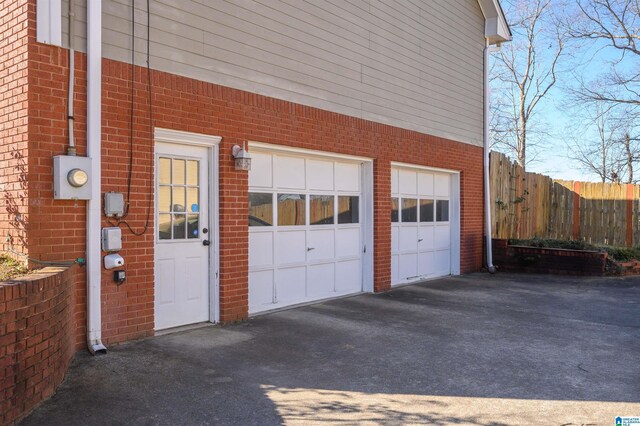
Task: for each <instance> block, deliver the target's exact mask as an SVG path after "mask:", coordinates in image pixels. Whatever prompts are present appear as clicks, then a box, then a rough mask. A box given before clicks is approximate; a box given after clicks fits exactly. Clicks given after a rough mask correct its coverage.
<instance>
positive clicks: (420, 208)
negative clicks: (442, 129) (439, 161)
mask: <svg viewBox="0 0 640 426" xmlns="http://www.w3.org/2000/svg"><path fill="white" fill-rule="evenodd" d="M451 195H452V175H451V174H449V173H439V172H436V171H433V172H432V171H423V170H416V169H410V168H408V169H403V168H397V167H394V168H392V169H391V197H392V198H391V205H392V207H391V222H392V223H391V284H392V285H400V284H406V283H408V282H412V281H416V280H421V279H425V278H434V277H440V276H445V275H449V274H451V272H452V265H451V258H452V256H451V254H452V253H451V250H452V226H451V223H452V220H451V219H452V215H453V213H454V212H452V203H451Z"/></svg>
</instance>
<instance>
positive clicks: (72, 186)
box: [53, 155, 91, 200]
mask: <svg viewBox="0 0 640 426" xmlns="http://www.w3.org/2000/svg"><path fill="white" fill-rule="evenodd" d="M53 198H54V199H55V200H89V199H91V159H90V158H88V157H78V156H75V155H56V156H55V157H53Z"/></svg>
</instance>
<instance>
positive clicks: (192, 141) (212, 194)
mask: <svg viewBox="0 0 640 426" xmlns="http://www.w3.org/2000/svg"><path fill="white" fill-rule="evenodd" d="M221 140H222V137H221V136H212V135H204V134H201V133H191V132H183V131H180V130H171V129H162V128H159V127H156V128H155V129H154V160H153V161H154V173H155V167H156V166H155V158H156V156H157V149H156V147H157V142H164V143H170V144H175V145H191V146H200V147H205V148H207V150H208V154H207V157H208V160H209V170H208V176H209V182H208V184H209V185H208V187H209V207H210V208H209V229H210V233H211V237H210V238H211V242H212V247H211V248H212V250H209V321H210V322H213V323H217V322H219V321H220V274H219V271H220V266H219V265H220V236H219V223H220V218H219V213H218V212H219V210H220V209H219V205H220V204H219V202H220V200H219V192H220V191H219V172H220V171H219V164H218V160H219V152H218V151H219V148H218V146H219V144H220V141H221ZM153 192H154V215H155V213H156V212H157V211H158V210H157V209H158V205H157V203H158V200H157V196H156V195H157V194H156V191H155V185H154V191H153ZM155 226H157V224H155ZM155 232H156V229H155V227H154V264H155V263H157V262H156V261H157V259H156V250H155ZM154 285H155V284H154Z"/></svg>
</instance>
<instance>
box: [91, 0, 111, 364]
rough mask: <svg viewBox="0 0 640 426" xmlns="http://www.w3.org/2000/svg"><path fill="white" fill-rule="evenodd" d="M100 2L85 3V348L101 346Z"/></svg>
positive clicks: (102, 348) (101, 349)
mask: <svg viewBox="0 0 640 426" xmlns="http://www.w3.org/2000/svg"><path fill="white" fill-rule="evenodd" d="M101 91H102V0H90V1H88V2H87V157H89V158H90V159H91V171H92V176H91V181H90V182H91V183H90V184H91V199H90V200H89V201H88V202H87V241H86V244H87V346H88V349H89V352H91V353H92V354H93V355H98V354H105V353H107V348H106V347H105V346H104V345H103V344H102V312H101V294H100V293H101V265H100V257H101V251H100V249H101V248H100V219H101V212H100V204H101V203H100V193H101V191H102V170H101V161H102V158H101V157H102V142H101V137H102V93H101Z"/></svg>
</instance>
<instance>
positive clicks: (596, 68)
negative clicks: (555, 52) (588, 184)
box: [507, 8, 637, 181]
mask: <svg viewBox="0 0 640 426" xmlns="http://www.w3.org/2000/svg"><path fill="white" fill-rule="evenodd" d="M507 10H508V8H507ZM514 37H517V34H514ZM567 52H568V53H569V55H568V56H566V57H565V58H564V62H563V63H561V64H560V72H559V73H558V83H557V84H556V85H555V86H554V87H553V89H552V90H551V91H550V92H549V94H548V95H547V97H546V98H545V99H544V100H543V101H542V102H541V103H540V104H539V109H538V112H537V117H536V120H540V123H542V125H543V127H545V128H546V129H547V131H548V132H549V133H550V135H551V136H550V137H549V138H547V140H546V143H545V144H544V148H543V149H541V150H540V153H539V155H538V156H537V157H536V161H535V162H532V163H530V164H528V165H527V170H528V171H531V172H536V173H542V174H546V175H549V176H551V177H554V178H558V179H567V180H582V181H598V178H597V176H594V175H593V174H589V173H587V172H585V171H584V170H582V169H581V168H580V166H579V164H578V163H576V162H575V161H574V160H571V159H570V151H571V148H570V147H569V145H568V142H569V141H570V136H571V135H577V134H578V133H579V132H580V130H581V129H582V135H581V136H582V137H583V140H584V138H587V139H593V140H594V141H596V142H595V143H597V135H596V134H595V132H594V131H589V130H588V120H585V119H584V118H583V117H581V116H580V111H579V110H580V107H574V106H572V104H571V102H570V99H571V96H570V94H569V90H568V89H569V88H570V87H572V86H575V84H574V82H575V78H576V76H580V77H581V78H582V79H584V80H585V81H591V80H594V79H597V78H598V77H599V76H601V75H602V74H603V73H604V72H607V71H608V70H609V69H610V67H611V64H612V62H614V61H618V60H619V59H620V57H621V55H620V52H619V51H618V50H616V49H614V48H612V47H607V46H606V45H605V44H604V43H602V42H599V43H597V42H588V43H586V42H582V43H581V44H578V43H573V42H569V43H568V49H567ZM633 61H636V63H634V62H633ZM622 65H623V66H626V67H637V58H633V57H627V58H626V59H625V60H624V61H623V62H622ZM618 66H620V65H618Z"/></svg>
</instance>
